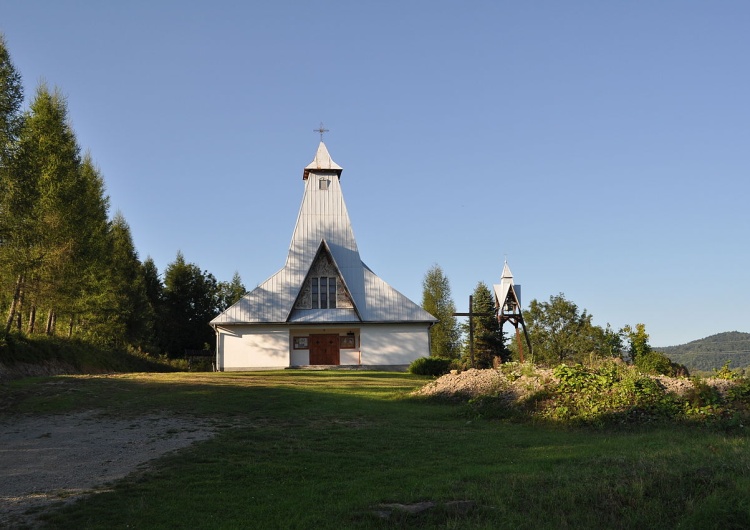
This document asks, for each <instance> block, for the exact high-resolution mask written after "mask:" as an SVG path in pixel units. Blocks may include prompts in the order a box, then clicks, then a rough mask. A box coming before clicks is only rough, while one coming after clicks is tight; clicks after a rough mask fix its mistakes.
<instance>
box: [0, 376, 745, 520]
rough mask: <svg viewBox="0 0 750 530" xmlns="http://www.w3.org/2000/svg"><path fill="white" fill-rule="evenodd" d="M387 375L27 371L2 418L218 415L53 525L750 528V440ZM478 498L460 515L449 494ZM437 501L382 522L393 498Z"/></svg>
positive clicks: (10, 391) (62, 513) (10, 388)
mask: <svg viewBox="0 0 750 530" xmlns="http://www.w3.org/2000/svg"><path fill="white" fill-rule="evenodd" d="M426 381H427V379H425V378H421V377H417V376H412V375H408V374H395V373H375V372H299V371H285V372H265V373H243V374H236V373H235V374H232V373H219V374H195V373H173V374H128V375H118V376H75V377H72V376H68V377H55V378H38V379H27V380H22V381H16V382H13V383H12V384H10V385H6V386H5V387H3V388H2V391H1V393H0V398H1V401H0V403H2V410H3V414H4V415H12V414H16V413H26V414H29V413H50V412H56V413H58V412H67V411H76V410H85V409H91V408H96V409H100V410H102V411H103V412H104V413H108V414H112V415H117V416H118V417H121V416H123V415H139V414H144V413H148V412H156V411H159V412H162V413H172V414H180V415H195V416H198V417H205V418H211V419H213V420H214V421H216V423H217V425H219V432H218V434H217V436H216V437H214V438H213V439H211V440H209V441H206V442H202V443H200V444H196V445H194V446H192V447H191V448H188V449H186V450H183V451H180V452H178V453H175V454H172V455H170V456H167V457H165V458H162V459H160V460H158V461H157V462H155V463H154V465H152V466H151V468H150V470H149V471H147V472H145V473H142V474H138V475H134V476H132V477H131V478H128V479H125V480H123V481H120V482H119V483H117V484H116V485H115V486H114V487H113V488H112V490H111V491H109V492H106V493H100V494H97V495H94V496H91V497H89V498H87V499H84V500H82V501H79V502H77V503H76V504H74V505H72V506H70V507H64V508H61V509H60V510H58V511H57V512H56V513H55V514H53V515H52V516H49V517H48V518H47V519H46V522H47V524H48V525H50V526H51V527H54V528H336V529H342V528H404V527H420V528H529V529H531V528H534V529H537V528H691V529H692V528H721V529H727V528H747V527H748V526H750V450H749V449H750V448H749V447H748V437H747V436H746V435H743V434H731V435H728V434H726V433H722V432H717V431H711V430H707V429H704V428H697V427H696V428H690V427H687V426H650V427H647V426H640V427H635V428H633V430H631V431H623V430H616V431H612V430H601V429H600V430H585V429H566V428H562V427H559V426H558V427H555V426H550V425H537V424H531V423H511V422H501V421H490V420H485V419H477V418H474V417H472V416H471V415H470V414H469V411H470V409H468V408H467V407H465V406H464V405H460V404H450V403H439V402H434V401H427V400H420V399H415V398H411V397H409V396H408V393H409V392H410V391H411V390H412V389H414V388H417V387H418V386H420V385H421V384H423V383H424V382H426ZM456 500H470V501H473V503H474V507H473V509H470V510H469V511H468V512H466V513H457V512H456V511H453V510H451V509H450V508H448V507H446V506H445V505H444V503H446V502H449V501H456ZM420 501H433V502H436V503H438V504H439V508H437V509H435V510H432V511H430V512H428V513H425V514H422V515H418V516H407V515H404V514H395V515H394V516H392V517H391V518H390V519H388V520H382V519H380V518H378V517H377V516H376V515H374V513H373V511H374V509H375V508H376V507H377V505H378V504H381V503H404V504H407V503H415V502H420Z"/></svg>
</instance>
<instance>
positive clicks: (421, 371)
mask: <svg viewBox="0 0 750 530" xmlns="http://www.w3.org/2000/svg"><path fill="white" fill-rule="evenodd" d="M451 362H452V361H451V359H445V358H443V357H420V358H419V359H417V360H416V361H414V362H413V363H411V364H410V365H409V373H412V374H416V375H432V376H435V377H438V376H441V375H445V374H447V373H448V372H449V371H450V369H451Z"/></svg>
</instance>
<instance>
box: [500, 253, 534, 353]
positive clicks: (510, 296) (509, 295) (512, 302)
mask: <svg viewBox="0 0 750 530" xmlns="http://www.w3.org/2000/svg"><path fill="white" fill-rule="evenodd" d="M493 287H494V288H495V311H497V321H498V322H499V323H500V331H502V330H503V324H505V323H506V322H510V323H511V324H512V325H513V327H514V328H515V330H516V344H517V345H518V354H519V357H520V360H521V362H524V350H523V343H522V342H521V332H520V330H519V329H518V327H519V326H520V327H521V329H522V330H523V336H524V338H525V339H526V346H527V347H528V351H529V355H530V356H531V355H533V352H532V350H531V341H530V340H529V334H528V332H527V331H526V324H525V323H524V321H523V313H522V311H521V286H520V285H515V284H514V283H513V274H512V273H511V272H510V267H508V262H507V261H506V262H505V265H504V266H503V274H502V277H501V278H500V284H499V285H494V286H493Z"/></svg>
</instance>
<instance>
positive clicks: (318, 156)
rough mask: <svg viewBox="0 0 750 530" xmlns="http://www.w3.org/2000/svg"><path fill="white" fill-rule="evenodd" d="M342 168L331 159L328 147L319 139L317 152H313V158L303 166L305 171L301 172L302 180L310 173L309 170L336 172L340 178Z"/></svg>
mask: <svg viewBox="0 0 750 530" xmlns="http://www.w3.org/2000/svg"><path fill="white" fill-rule="evenodd" d="M343 170H344V168H342V167H341V166H340V165H338V164H337V163H336V162H334V161H333V158H331V155H330V154H328V148H327V147H326V144H324V143H323V141H322V140H321V142H320V145H319V146H318V152H317V153H315V158H314V159H313V161H312V162H310V163H309V164H308V165H307V166H306V167H305V171H304V172H303V173H302V180H307V177H308V176H309V175H310V171H323V172H326V173H336V175H337V176H338V177H339V179H341V172H342V171H343Z"/></svg>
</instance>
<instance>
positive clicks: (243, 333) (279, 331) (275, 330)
mask: <svg viewBox="0 0 750 530" xmlns="http://www.w3.org/2000/svg"><path fill="white" fill-rule="evenodd" d="M218 332H219V336H218V340H217V343H218V344H217V347H218V356H217V357H218V364H219V366H218V368H219V370H221V371H230V370H247V369H257V368H286V367H287V366H289V329H288V328H284V327H278V326H233V327H231V328H222V327H219V328H218Z"/></svg>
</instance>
